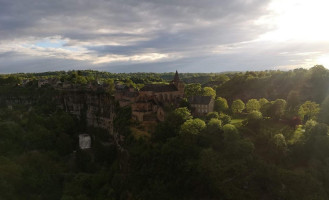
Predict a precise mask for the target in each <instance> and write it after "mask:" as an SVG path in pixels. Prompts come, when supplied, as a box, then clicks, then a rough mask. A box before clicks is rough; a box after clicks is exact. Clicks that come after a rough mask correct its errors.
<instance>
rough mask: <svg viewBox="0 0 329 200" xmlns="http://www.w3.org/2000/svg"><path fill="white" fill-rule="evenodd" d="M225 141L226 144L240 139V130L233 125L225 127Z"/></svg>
mask: <svg viewBox="0 0 329 200" xmlns="http://www.w3.org/2000/svg"><path fill="white" fill-rule="evenodd" d="M223 131H224V140H225V141H226V142H230V141H235V140H238V139H239V138H240V136H239V132H238V129H236V127H235V126H234V125H232V124H226V125H224V126H223Z"/></svg>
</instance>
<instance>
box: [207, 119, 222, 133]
mask: <svg viewBox="0 0 329 200" xmlns="http://www.w3.org/2000/svg"><path fill="white" fill-rule="evenodd" d="M221 127H222V121H221V120H219V119H216V118H212V119H211V120H210V121H209V122H208V124H207V128H206V131H207V132H208V133H217V132H219V131H220V129H221Z"/></svg>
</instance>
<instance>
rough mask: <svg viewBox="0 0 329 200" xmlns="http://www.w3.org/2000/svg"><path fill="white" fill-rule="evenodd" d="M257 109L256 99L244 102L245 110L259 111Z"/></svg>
mask: <svg viewBox="0 0 329 200" xmlns="http://www.w3.org/2000/svg"><path fill="white" fill-rule="evenodd" d="M259 109H260V104H259V102H258V101H257V99H250V100H249V101H248V102H247V104H246V110H247V112H252V111H259Z"/></svg>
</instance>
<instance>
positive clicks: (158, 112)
mask: <svg viewBox="0 0 329 200" xmlns="http://www.w3.org/2000/svg"><path fill="white" fill-rule="evenodd" d="M184 87H185V86H184V83H183V82H181V81H180V79H179V76H178V72H177V71H176V74H175V76H174V79H173V80H172V81H171V82H170V84H149V85H145V86H144V87H143V88H141V89H140V91H139V95H138V97H137V98H136V101H135V102H134V103H133V104H132V115H133V118H134V119H136V120H138V121H140V122H146V121H154V120H155V121H157V120H158V121H163V120H164V117H165V113H164V109H163V107H164V106H165V105H166V104H167V105H168V104H172V105H176V106H177V105H178V104H179V102H180V101H181V99H182V98H183V97H184Z"/></svg>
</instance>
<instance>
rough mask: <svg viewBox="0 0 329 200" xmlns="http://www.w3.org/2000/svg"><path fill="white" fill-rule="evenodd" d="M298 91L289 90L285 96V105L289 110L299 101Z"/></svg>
mask: <svg viewBox="0 0 329 200" xmlns="http://www.w3.org/2000/svg"><path fill="white" fill-rule="evenodd" d="M299 96H300V95H299V92H298V91H294V90H293V91H290V92H289V94H288V97H287V107H288V109H289V110H294V109H295V108H296V107H297V106H298V105H299V102H300V99H299Z"/></svg>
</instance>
